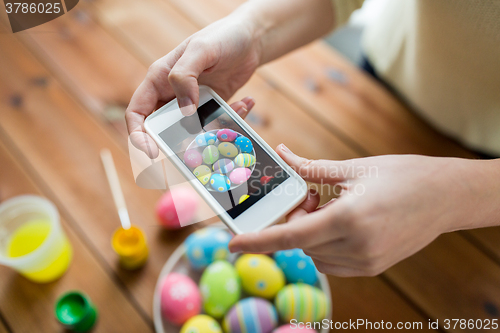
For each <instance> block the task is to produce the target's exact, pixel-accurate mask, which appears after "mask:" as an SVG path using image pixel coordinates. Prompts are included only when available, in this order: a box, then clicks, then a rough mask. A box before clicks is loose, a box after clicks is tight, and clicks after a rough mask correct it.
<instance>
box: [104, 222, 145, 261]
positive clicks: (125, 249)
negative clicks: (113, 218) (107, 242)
mask: <svg viewBox="0 0 500 333" xmlns="http://www.w3.org/2000/svg"><path fill="white" fill-rule="evenodd" d="M111 245H112V246H113V250H115V252H116V253H117V254H118V256H119V257H120V265H121V266H122V267H123V268H125V269H129V270H133V269H137V268H140V267H142V266H143V265H144V264H145V263H146V261H147V259H148V254H149V250H148V245H147V243H146V236H145V235H144V232H143V231H142V230H141V229H139V228H138V227H136V226H131V227H130V229H123V228H122V227H120V228H118V229H116V231H115V232H114V234H113V238H112V239H111Z"/></svg>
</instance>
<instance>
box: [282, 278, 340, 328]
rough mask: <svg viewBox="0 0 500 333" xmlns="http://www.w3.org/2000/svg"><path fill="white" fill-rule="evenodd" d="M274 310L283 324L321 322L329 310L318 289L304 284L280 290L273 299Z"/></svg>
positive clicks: (323, 295)
mask: <svg viewBox="0 0 500 333" xmlns="http://www.w3.org/2000/svg"><path fill="white" fill-rule="evenodd" d="M275 304H276V309H277V310H278V314H279V315H280V318H281V319H282V320H283V321H284V322H290V320H292V319H296V320H297V321H299V322H314V321H321V320H323V319H325V318H326V316H327V313H328V311H329V308H330V304H329V303H328V299H327V297H326V295H325V293H323V291H321V290H320V289H318V288H316V287H313V286H310V285H308V284H304V283H297V284H289V285H287V286H286V287H285V288H283V289H281V290H280V291H279V292H278V295H276V299H275Z"/></svg>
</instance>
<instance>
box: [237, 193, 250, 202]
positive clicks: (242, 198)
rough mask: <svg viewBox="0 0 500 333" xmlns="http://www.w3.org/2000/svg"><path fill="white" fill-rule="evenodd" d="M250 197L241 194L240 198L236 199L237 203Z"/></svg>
mask: <svg viewBox="0 0 500 333" xmlns="http://www.w3.org/2000/svg"><path fill="white" fill-rule="evenodd" d="M248 198H250V196H249V195H248V194H243V195H242V196H241V197H240V200H238V203H242V202H243V201H245V200H246V199H248Z"/></svg>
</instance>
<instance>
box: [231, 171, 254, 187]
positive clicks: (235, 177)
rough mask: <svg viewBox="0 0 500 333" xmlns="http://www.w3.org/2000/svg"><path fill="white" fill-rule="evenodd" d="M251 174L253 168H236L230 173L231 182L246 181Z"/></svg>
mask: <svg viewBox="0 0 500 333" xmlns="http://www.w3.org/2000/svg"><path fill="white" fill-rule="evenodd" d="M251 175H252V170H250V169H248V168H236V169H234V170H233V172H231V174H230V175H229V179H230V180H231V183H233V184H236V185H239V184H243V183H244V182H246V181H247V180H248V178H250V176H251Z"/></svg>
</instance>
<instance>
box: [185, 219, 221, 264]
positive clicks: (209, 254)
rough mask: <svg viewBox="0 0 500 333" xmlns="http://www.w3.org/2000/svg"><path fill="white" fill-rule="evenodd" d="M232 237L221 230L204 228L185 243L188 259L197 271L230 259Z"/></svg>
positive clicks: (194, 233) (189, 237)
mask: <svg viewBox="0 0 500 333" xmlns="http://www.w3.org/2000/svg"><path fill="white" fill-rule="evenodd" d="M230 240H231V235H230V234H229V233H228V232H227V231H225V230H222V229H219V228H213V227H212V228H211V227H207V228H203V229H200V230H197V231H195V232H193V233H192V234H191V235H189V236H188V238H186V240H185V241H184V246H185V247H186V258H187V259H188V261H189V263H190V264H191V266H192V267H193V268H195V269H203V268H205V267H207V266H208V265H210V264H211V263H213V262H214V261H216V260H221V259H227V258H229V248H228V244H229V241H230Z"/></svg>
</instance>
